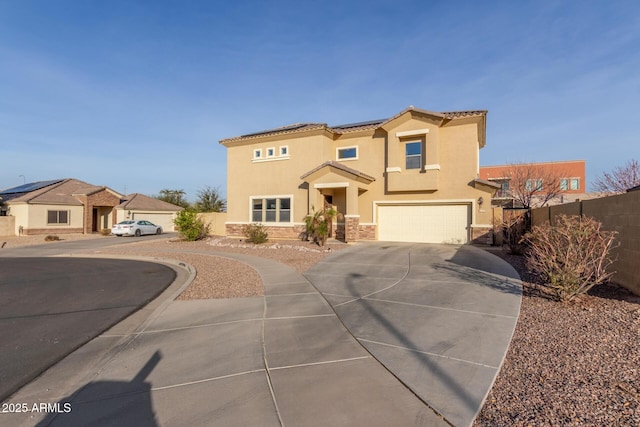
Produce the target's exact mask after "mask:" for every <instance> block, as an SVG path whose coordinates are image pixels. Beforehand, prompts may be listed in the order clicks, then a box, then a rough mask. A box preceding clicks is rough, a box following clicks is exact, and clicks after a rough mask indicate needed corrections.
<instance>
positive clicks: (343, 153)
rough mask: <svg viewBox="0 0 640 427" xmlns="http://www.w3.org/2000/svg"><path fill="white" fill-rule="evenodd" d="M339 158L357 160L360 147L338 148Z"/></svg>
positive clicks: (337, 155)
mask: <svg viewBox="0 0 640 427" xmlns="http://www.w3.org/2000/svg"><path fill="white" fill-rule="evenodd" d="M336 157H337V159H338V160H355V159H357V158H358V147H341V148H338V149H337V154H336Z"/></svg>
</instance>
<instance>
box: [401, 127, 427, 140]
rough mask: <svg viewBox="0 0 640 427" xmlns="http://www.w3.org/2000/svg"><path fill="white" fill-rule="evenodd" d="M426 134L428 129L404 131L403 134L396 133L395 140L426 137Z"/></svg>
mask: <svg viewBox="0 0 640 427" xmlns="http://www.w3.org/2000/svg"><path fill="white" fill-rule="evenodd" d="M428 133H429V129H416V130H406V131H404V132H396V138H403V137H405V136H417V135H426V134H428Z"/></svg>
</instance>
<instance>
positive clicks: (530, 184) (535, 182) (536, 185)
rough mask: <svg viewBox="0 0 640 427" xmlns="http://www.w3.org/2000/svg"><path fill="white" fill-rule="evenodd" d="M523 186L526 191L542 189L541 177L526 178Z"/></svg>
mask: <svg viewBox="0 0 640 427" xmlns="http://www.w3.org/2000/svg"><path fill="white" fill-rule="evenodd" d="M524 188H525V189H526V190H527V191H534V189H535V191H540V190H542V180H541V179H528V180H527V181H526V182H525V183H524Z"/></svg>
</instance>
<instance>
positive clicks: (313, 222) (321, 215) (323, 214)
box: [304, 208, 337, 246]
mask: <svg viewBox="0 0 640 427" xmlns="http://www.w3.org/2000/svg"><path fill="white" fill-rule="evenodd" d="M336 214H337V212H336V211H335V210H334V209H332V208H329V209H327V208H324V209H321V210H318V211H314V212H313V213H311V214H309V215H307V216H305V217H304V223H305V226H306V235H307V238H312V239H313V241H314V242H315V243H317V244H318V245H320V246H324V244H325V242H326V241H327V237H329V223H330V222H331V219H332V218H333V217H334V216H336Z"/></svg>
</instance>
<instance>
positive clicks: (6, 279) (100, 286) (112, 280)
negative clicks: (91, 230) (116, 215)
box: [0, 238, 176, 401]
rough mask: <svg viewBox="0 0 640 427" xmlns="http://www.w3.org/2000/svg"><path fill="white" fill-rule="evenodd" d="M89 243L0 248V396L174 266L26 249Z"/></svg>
mask: <svg viewBox="0 0 640 427" xmlns="http://www.w3.org/2000/svg"><path fill="white" fill-rule="evenodd" d="M96 240H98V241H101V242H100V243H101V244H102V245H104V244H105V243H107V242H108V241H109V240H113V241H114V243H116V242H115V241H116V240H117V243H122V242H123V239H115V238H114V239H106V240H105V239H96ZM71 243H74V244H73V245H72V244H71ZM93 244H96V243H95V242H94V241H93V240H90V241H84V242H82V243H81V244H79V242H69V243H67V244H66V246H65V245H64V244H57V245H44V246H42V247H33V248H29V249H27V248H24V249H23V248H18V249H20V250H18V249H14V250H12V251H6V252H1V253H0V255H2V256H0V401H2V400H5V399H6V398H7V397H8V396H10V395H11V394H12V393H13V392H15V391H16V390H18V389H19V388H20V387H21V386H23V385H24V384H27V383H28V382H30V381H31V380H33V379H34V378H36V377H37V376H38V375H40V374H41V373H42V372H44V371H45V370H47V369H48V368H49V367H51V366H52V365H54V364H55V363H56V362H58V361H59V360H61V359H62V358H64V357H65V356H66V355H68V354H69V353H71V352H72V351H74V350H75V349H77V348H78V347H80V346H82V345H83V344H85V343H87V342H88V341H90V340H91V339H93V338H94V337H96V336H97V335H99V334H100V333H102V332H103V331H105V330H106V329H108V328H109V327H111V326H113V325H115V324H116V323H118V322H119V321H121V320H122V319H124V318H125V317H127V316H129V315H130V314H131V313H133V312H135V311H136V310H138V309H139V308H140V307H142V306H144V305H145V304H147V303H148V302H149V301H150V300H152V299H153V298H154V297H156V296H157V295H158V294H160V292H162V291H163V290H164V289H165V288H166V287H167V286H169V285H170V284H171V283H172V282H173V280H174V278H175V276H176V273H175V271H174V270H173V269H171V268H169V267H167V266H165V265H160V264H155V263H150V262H141V261H130V260H118V259H102V258H79V257H73V258H70V257H48V258H45V257H40V256H37V257H33V256H31V257H25V256H24V255H27V254H39V253H42V252H52V251H61V250H62V251H63V252H64V251H75V250H76V249H79V248H80V247H81V246H82V248H83V249H84V250H86V249H87V245H89V246H91V245H93ZM61 247H62V249H61ZM96 247H99V245H98V246H96ZM19 254H22V255H23V256H20V255H19Z"/></svg>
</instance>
